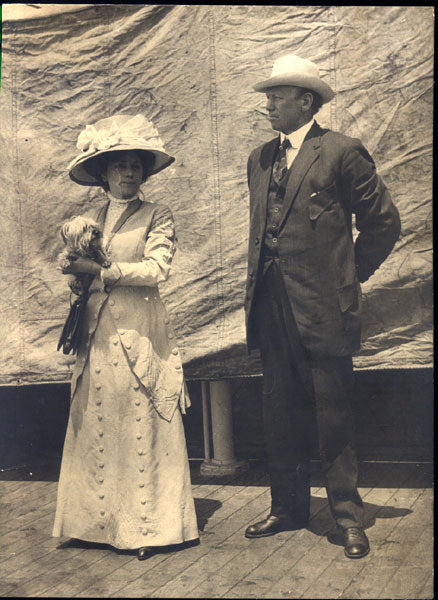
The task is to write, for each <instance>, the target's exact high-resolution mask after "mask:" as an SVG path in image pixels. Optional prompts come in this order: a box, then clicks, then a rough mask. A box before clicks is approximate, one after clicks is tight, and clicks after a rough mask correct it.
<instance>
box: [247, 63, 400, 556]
mask: <svg viewBox="0 0 438 600" xmlns="http://www.w3.org/2000/svg"><path fill="white" fill-rule="evenodd" d="M254 89H255V90H256V91H257V92H264V93H266V98H267V105H266V108H267V111H268V115H267V116H268V119H269V121H270V122H271V126H272V128H273V129H275V130H276V131H279V132H280V135H279V136H278V137H276V138H275V139H273V140H271V141H270V142H268V143H267V144H264V145H262V146H260V147H259V148H257V149H256V150H254V151H253V152H252V153H251V155H250V157H249V160H248V185H249V190H250V235H249V258H248V280H247V295H246V302H245V311H246V319H247V322H246V325H247V341H248V348H249V350H252V349H255V348H259V349H260V353H261V360H262V366H263V418H264V427H265V439H266V450H267V457H268V466H269V473H270V479H271V500H272V502H271V511H270V514H269V515H268V517H267V518H266V519H264V520H263V521H260V522H258V523H255V524H253V525H251V526H250V527H248V528H247V530H246V533H245V535H246V537H249V538H256V537H264V536H268V535H273V534H275V533H277V532H279V531H282V530H284V529H293V528H295V529H296V528H301V527H305V526H306V525H307V523H308V520H309V504H310V478H309V469H310V450H311V448H310V443H309V442H310V440H309V438H310V431H311V427H312V424H313V423H314V422H316V425H317V431H318V437H319V452H320V457H321V461H322V468H323V472H324V474H325V478H326V488H327V495H328V500H329V505H330V509H331V512H332V515H333V517H334V519H335V521H336V524H337V526H338V528H339V529H340V531H342V534H343V544H344V552H345V554H346V556H347V557H349V558H361V557H363V556H365V555H366V554H367V553H368V552H369V542H368V539H367V536H366V534H365V532H364V518H363V504H362V500H361V498H360V496H359V493H358V491H357V459H356V454H355V450H354V433H353V426H352V415H351V409H350V398H351V395H352V384H353V367H352V353H353V352H355V351H357V350H358V349H359V346H360V310H361V292H360V283H359V282H364V281H366V280H367V279H368V278H369V277H370V276H371V275H372V274H373V273H374V271H375V270H376V269H377V268H378V267H379V265H380V264H381V263H382V262H383V261H384V260H385V258H386V257H387V256H388V254H389V253H390V252H391V250H392V248H393V246H394V244H395V242H396V240H397V238H398V236H399V234H400V219H399V214H398V211H397V209H396V208H395V206H394V205H393V203H392V201H391V198H390V195H389V192H388V190H387V189H386V187H385V185H384V184H383V182H382V180H381V179H380V177H379V176H378V175H377V173H376V168H375V164H374V162H373V160H372V158H371V156H370V155H369V154H368V152H367V151H366V150H365V148H364V147H363V145H362V144H361V142H360V141H359V140H358V139H354V138H350V137H347V136H345V135H342V134H339V133H335V132H333V131H330V130H328V129H322V128H321V127H320V126H319V125H318V124H317V123H316V122H315V120H314V114H315V113H316V112H317V111H318V109H319V108H320V106H321V105H322V104H324V103H326V102H329V101H330V100H331V99H332V98H333V96H334V93H333V91H332V89H331V88H330V86H329V85H327V84H326V83H324V82H323V81H322V80H321V79H320V77H319V70H318V67H317V66H316V65H315V64H314V63H312V62H310V61H309V60H306V59H302V58H300V57H298V56H294V55H287V56H283V57H282V58H279V59H278V60H277V61H276V62H275V64H274V67H273V70H272V74H271V77H270V78H269V79H268V80H266V81H262V82H261V83H258V84H257V85H255V86H254ZM352 214H355V216H356V227H357V230H358V231H359V235H358V237H357V239H356V242H354V241H353V235H352Z"/></svg>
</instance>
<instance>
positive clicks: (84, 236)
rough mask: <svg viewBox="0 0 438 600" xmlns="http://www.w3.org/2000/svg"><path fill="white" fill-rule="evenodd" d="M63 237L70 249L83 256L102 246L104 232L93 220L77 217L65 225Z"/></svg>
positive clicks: (62, 231)
mask: <svg viewBox="0 0 438 600" xmlns="http://www.w3.org/2000/svg"><path fill="white" fill-rule="evenodd" d="M61 237H62V239H63V240H64V243H65V244H66V245H67V246H68V247H69V248H71V249H72V250H76V251H77V252H79V253H80V254H83V253H86V252H87V251H89V250H90V249H93V248H96V247H98V246H100V245H101V242H102V231H101V229H100V227H99V225H98V224H97V223H96V221H94V220H93V219H90V218H89V217H75V218H74V219H72V220H71V221H68V222H67V223H64V225H63V226H62V228H61Z"/></svg>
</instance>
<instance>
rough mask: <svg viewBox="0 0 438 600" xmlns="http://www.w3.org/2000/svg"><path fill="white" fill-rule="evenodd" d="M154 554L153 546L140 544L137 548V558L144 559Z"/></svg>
mask: <svg viewBox="0 0 438 600" xmlns="http://www.w3.org/2000/svg"><path fill="white" fill-rule="evenodd" d="M153 554H154V547H153V546H142V547H141V548H139V549H138V550H137V558H138V560H146V559H147V558H150V557H151V556H152V555H153Z"/></svg>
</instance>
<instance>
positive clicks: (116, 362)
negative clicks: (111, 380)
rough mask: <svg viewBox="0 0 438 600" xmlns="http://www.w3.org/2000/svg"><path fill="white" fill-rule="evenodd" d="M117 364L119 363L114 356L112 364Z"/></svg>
mask: <svg viewBox="0 0 438 600" xmlns="http://www.w3.org/2000/svg"><path fill="white" fill-rule="evenodd" d="M118 364H119V361H118V360H117V359H116V358H115V359H114V360H113V365H114V366H115V367H117V365H118Z"/></svg>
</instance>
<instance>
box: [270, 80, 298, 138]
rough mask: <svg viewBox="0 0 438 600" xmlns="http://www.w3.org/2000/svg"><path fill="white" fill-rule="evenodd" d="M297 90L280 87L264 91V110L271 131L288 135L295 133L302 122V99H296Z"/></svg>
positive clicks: (288, 86) (292, 87)
mask: <svg viewBox="0 0 438 600" xmlns="http://www.w3.org/2000/svg"><path fill="white" fill-rule="evenodd" d="M298 93H299V89H298V88H297V87H295V86H291V85H281V86H278V87H272V88H269V89H268V90H267V91H266V110H267V111H268V120H269V121H270V123H271V127H272V129H275V130H276V131H282V132H283V133H285V134H289V133H291V132H292V131H296V130H297V129H299V128H300V127H301V126H302V125H304V123H305V120H304V122H303V117H304V113H303V105H304V104H303V97H298V98H297V95H298Z"/></svg>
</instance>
